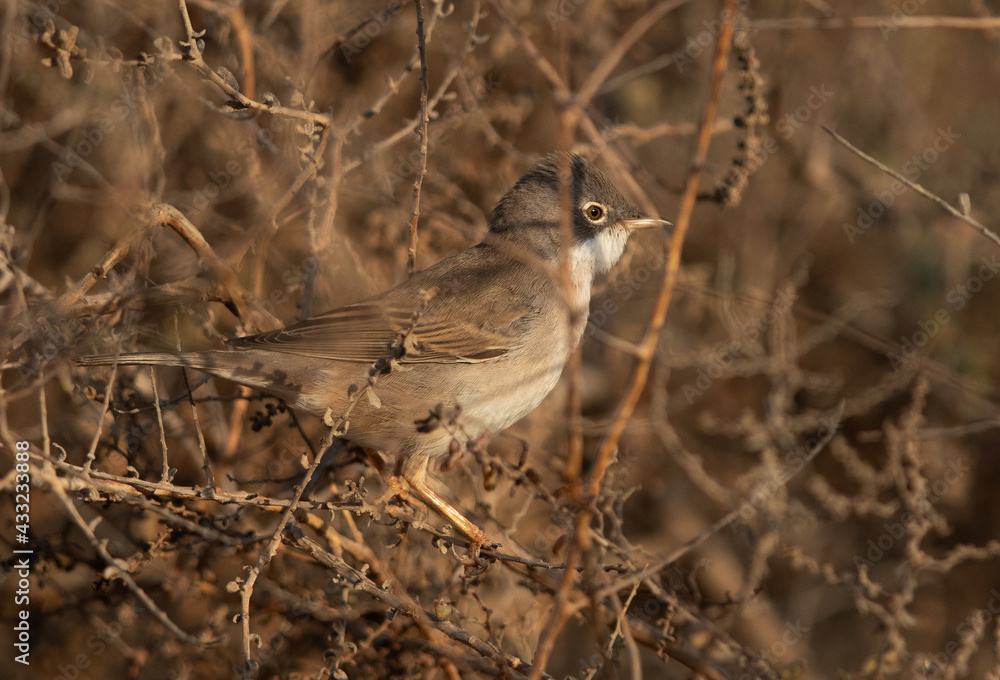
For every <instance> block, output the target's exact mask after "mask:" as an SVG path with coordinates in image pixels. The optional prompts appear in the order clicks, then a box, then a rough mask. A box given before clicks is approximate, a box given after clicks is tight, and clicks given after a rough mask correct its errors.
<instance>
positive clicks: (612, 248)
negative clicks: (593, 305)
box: [570, 227, 628, 308]
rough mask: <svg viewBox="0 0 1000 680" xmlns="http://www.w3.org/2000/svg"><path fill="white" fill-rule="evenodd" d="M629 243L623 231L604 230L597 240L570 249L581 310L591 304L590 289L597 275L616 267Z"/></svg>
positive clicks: (578, 304) (571, 269)
mask: <svg viewBox="0 0 1000 680" xmlns="http://www.w3.org/2000/svg"><path fill="white" fill-rule="evenodd" d="M627 242H628V231H627V230H626V229H622V228H614V227H612V228H610V229H601V230H600V231H599V232H597V234H596V235H595V236H594V237H593V238H589V239H587V240H586V241H583V242H582V243H577V244H575V245H574V246H573V247H572V249H570V273H571V278H572V282H573V288H574V291H575V293H576V299H575V300H574V301H573V302H574V304H576V305H577V306H578V307H584V308H586V307H587V306H588V305H589V304H590V287H591V285H592V284H593V282H594V275H595V274H604V273H605V272H607V271H608V270H609V269H611V268H612V267H614V266H615V264H616V263H617V262H618V260H619V259H621V256H622V253H623V252H625V244H626V243H627Z"/></svg>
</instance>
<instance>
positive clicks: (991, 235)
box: [823, 125, 1000, 246]
mask: <svg viewBox="0 0 1000 680" xmlns="http://www.w3.org/2000/svg"><path fill="white" fill-rule="evenodd" d="M823 129H824V130H826V131H827V132H828V133H829V134H830V136H831V137H833V138H834V139H835V140H837V142H839V143H840V144H842V145H843V146H845V147H846V148H847V149H848V151H850V152H851V153H853V154H855V155H856V156H858V157H859V158H861V159H863V160H865V161H867V162H868V163H871V164H872V165H874V166H875V167H876V168H878V169H879V170H881V171H882V172H884V173H886V174H887V175H889V176H890V177H892V178H893V179H894V180H896V181H897V182H902V183H903V184H905V185H906V186H908V187H909V188H911V189H913V190H914V191H915V192H917V193H918V194H920V195H921V196H923V197H924V198H926V199H928V200H930V201H933V202H934V203H937V204H938V205H939V206H941V207H942V208H944V211H945V212H947V213H948V214H949V215H952V216H953V217H957V218H958V219H960V220H961V221H963V222H965V223H966V224H968V225H969V226H970V227H972V228H973V229H975V230H976V231H978V232H979V233H980V234H981V235H983V236H985V237H986V238H988V239H989V240H990V241H993V243H995V244H996V245H998V246H1000V236H997V235H996V233H995V232H993V231H991V230H990V229H988V228H987V227H985V226H983V224H982V223H980V222H979V221H978V220H976V219H974V218H972V217H971V216H969V215H967V214H965V213H964V212H962V211H961V210H959V209H958V208H955V207H953V206H952V205H951V204H950V203H948V202H947V201H946V200H944V199H943V198H941V197H940V196H937V195H936V194H933V193H931V192H930V191H927V189H924V188H923V187H922V186H920V185H919V184H917V183H916V182H911V181H910V180H908V179H907V178H906V177H904V176H903V175H901V174H899V173H898V172H896V171H895V170H893V169H892V168H890V167H889V166H887V165H885V164H884V163H880V162H879V161H877V160H875V159H874V158H872V157H871V156H869V155H868V154H866V153H865V152H864V151H862V150H861V149H859V148H858V147H856V146H854V145H853V144H851V143H850V142H849V141H847V140H846V139H844V138H843V137H841V136H840V135H839V134H837V133H836V132H835V131H834V130H831V129H830V128H828V127H827V126H825V125H824V126H823Z"/></svg>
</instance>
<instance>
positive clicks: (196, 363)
mask: <svg viewBox="0 0 1000 680" xmlns="http://www.w3.org/2000/svg"><path fill="white" fill-rule="evenodd" d="M213 354H215V353H214V352H173V353H171V352H125V353H122V354H92V355H90V356H86V357H77V359H76V363H77V364H79V365H80V366H114V365H116V364H117V365H119V366H140V365H141V366H183V367H185V368H196V369H199V370H202V371H211V370H212V369H213V368H218V367H219V366H220V363H222V362H220V361H219V360H218V359H217V358H215V357H213V356H212V355H213ZM227 354H228V352H227Z"/></svg>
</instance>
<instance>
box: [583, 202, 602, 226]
mask: <svg viewBox="0 0 1000 680" xmlns="http://www.w3.org/2000/svg"><path fill="white" fill-rule="evenodd" d="M583 214H584V215H586V216H587V219H588V220H590V221H591V222H600V221H602V220H603V219H604V216H605V214H607V211H606V210H605V209H604V206H603V205H601V204H600V203H588V204H587V205H585V206H583Z"/></svg>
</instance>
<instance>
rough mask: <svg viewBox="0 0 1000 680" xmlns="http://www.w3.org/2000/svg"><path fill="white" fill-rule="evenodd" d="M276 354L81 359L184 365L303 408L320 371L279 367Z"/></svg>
mask: <svg viewBox="0 0 1000 680" xmlns="http://www.w3.org/2000/svg"><path fill="white" fill-rule="evenodd" d="M269 354H272V353H267V352H262V351H261V350H245V351H226V350H209V351H206V352H125V353H122V354H95V355H91V356H85V357H78V358H77V360H76V363H77V364H79V365H80V366H114V365H118V366H136V365H143V366H182V367H184V368H193V369H196V370H199V371H204V372H205V373H211V374H212V375H216V376H219V377H220V378H225V379H226V380H232V381H233V382H237V383H239V384H241V385H246V386H247V387H253V388H255V389H259V390H263V391H264V392H268V393H270V394H273V395H274V396H276V397H278V398H280V399H284V400H285V401H287V402H288V403H289V404H290V405H291V406H293V407H295V406H301V405H302V404H304V403H305V402H303V401H302V392H303V389H304V387H305V386H306V385H308V384H310V383H309V380H310V379H311V378H312V377H314V376H315V374H316V372H315V371H314V370H311V369H310V367H309V366H305V367H299V368H298V369H296V367H294V366H287V365H276V363H275V361H274V358H273V356H268V355H269Z"/></svg>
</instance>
